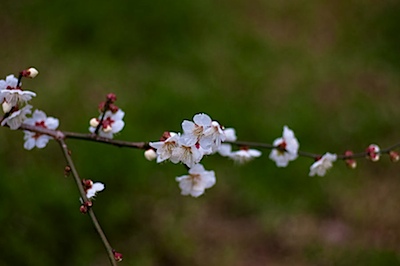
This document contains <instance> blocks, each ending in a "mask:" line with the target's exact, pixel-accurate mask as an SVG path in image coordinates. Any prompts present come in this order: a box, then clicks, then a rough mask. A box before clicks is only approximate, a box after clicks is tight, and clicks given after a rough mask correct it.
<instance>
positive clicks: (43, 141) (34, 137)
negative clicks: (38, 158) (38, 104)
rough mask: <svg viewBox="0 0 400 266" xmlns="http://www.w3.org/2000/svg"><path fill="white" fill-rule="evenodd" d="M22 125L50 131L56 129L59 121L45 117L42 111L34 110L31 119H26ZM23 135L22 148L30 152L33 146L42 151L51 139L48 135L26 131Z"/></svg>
mask: <svg viewBox="0 0 400 266" xmlns="http://www.w3.org/2000/svg"><path fill="white" fill-rule="evenodd" d="M24 123H25V124H28V125H32V126H38V127H43V128H48V129H52V130H54V129H56V128H57V127H58V125H59V121H58V119H57V118H54V117H47V116H46V114H45V113H44V112H43V111H39V110H35V111H34V112H33V115H32V118H27V119H26V120H25V121H24ZM24 133H25V136H24V140H25V143H24V148H25V149H27V150H31V149H33V148H34V147H35V146H36V147H38V148H39V149H42V148H44V147H46V145H47V143H48V142H49V140H50V139H52V138H53V137H50V136H48V135H44V134H39V133H36V132H32V131H27V130H25V131H24Z"/></svg>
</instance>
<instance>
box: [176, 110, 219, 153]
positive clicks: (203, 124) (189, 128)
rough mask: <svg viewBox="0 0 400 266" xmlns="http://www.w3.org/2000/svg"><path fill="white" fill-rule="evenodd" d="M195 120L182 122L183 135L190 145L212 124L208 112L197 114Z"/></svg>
mask: <svg viewBox="0 0 400 266" xmlns="http://www.w3.org/2000/svg"><path fill="white" fill-rule="evenodd" d="M193 121H194V123H193V122H192V121H189V120H184V121H183V122H182V129H183V135H182V137H183V138H184V139H185V141H186V143H187V144H188V145H190V146H191V145H194V144H196V143H197V142H198V141H199V140H200V139H201V138H202V137H203V135H204V131H205V130H206V129H207V128H209V127H210V126H211V122H212V120H211V118H210V117H209V116H208V115H206V114H196V115H195V116H194V117H193Z"/></svg>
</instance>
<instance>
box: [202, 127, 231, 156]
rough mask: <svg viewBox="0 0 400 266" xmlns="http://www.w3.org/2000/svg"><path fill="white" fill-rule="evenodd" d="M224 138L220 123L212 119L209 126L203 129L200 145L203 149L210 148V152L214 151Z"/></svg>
mask: <svg viewBox="0 0 400 266" xmlns="http://www.w3.org/2000/svg"><path fill="white" fill-rule="evenodd" d="M225 139H226V137H225V134H224V131H223V130H222V128H221V126H220V124H219V123H218V122H217V121H212V122H211V126H210V127H209V128H207V129H205V130H204V134H203V137H202V138H201V139H200V146H201V147H202V148H203V149H205V150H208V149H211V151H212V152H215V151H217V150H218V148H219V146H220V145H221V142H223V141H225Z"/></svg>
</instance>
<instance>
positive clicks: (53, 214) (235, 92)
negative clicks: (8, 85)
mask: <svg viewBox="0 0 400 266" xmlns="http://www.w3.org/2000/svg"><path fill="white" fill-rule="evenodd" d="M399 13H400V2H399V1H389V0H388V1H372V0H363V1H361V0H356V1H316V0H308V1H279V0H270V1H267V0H254V1H245V0H231V1H224V0H222V1H210V0H190V1H189V0H182V1H159V0H155V1H146V0H138V1H123V0H116V1H112V2H108V1H107V2H106V1H104V2H101V1H77V0H70V1H62V2H61V1H45V0H31V1H26V0H22V1H11V0H6V1H3V2H2V4H1V8H0V14H1V15H0V32H1V41H0V59H1V64H0V73H1V77H2V78H5V76H6V75H8V74H10V73H13V74H17V73H18V72H19V71H20V70H22V69H25V68H27V67H30V66H35V67H36V68H37V69H38V70H39V71H40V74H39V76H38V77H37V78H35V79H34V80H24V82H23V83H24V88H25V89H29V90H33V91H35V92H36V93H37V94H38V96H37V97H36V98H35V99H33V101H32V102H31V103H32V104H33V105H34V107H35V108H38V109H41V110H44V111H45V112H47V114H48V115H51V116H55V117H57V118H59V119H60V123H61V125H60V128H61V129H62V130H67V131H77V132H88V131H87V129H88V126H89V125H88V121H89V119H90V118H91V117H94V116H96V115H97V104H98V103H99V102H100V101H102V100H103V99H104V96H105V94H106V93H108V92H114V93H116V94H117V96H118V101H117V104H118V105H119V106H120V107H121V108H122V109H123V110H124V111H125V112H126V115H125V122H126V126H125V129H124V130H123V131H122V133H121V134H120V135H119V136H117V138H118V139H123V140H130V141H150V140H157V139H158V138H159V137H160V135H161V134H162V132H163V131H165V130H173V131H180V130H181V128H180V123H181V122H182V121H183V119H191V118H192V117H193V115H194V114H196V113H199V112H205V113H207V114H209V115H210V116H211V117H212V118H213V119H215V120H218V121H219V122H220V123H221V124H223V125H225V126H227V127H234V128H236V130H237V134H238V136H239V139H240V140H251V141H259V142H269V143H271V142H272V141H273V140H274V139H275V138H277V137H279V136H280V135H281V132H282V127H283V126H284V125H288V126H289V127H290V128H292V129H293V130H294V132H295V133H296V136H297V137H298V139H299V141H300V147H301V149H302V150H306V151H311V152H316V153H324V152H326V151H330V152H335V153H343V152H344V151H345V150H346V149H352V150H354V151H356V152H357V151H363V150H364V148H365V147H366V146H367V145H369V144H371V143H377V144H379V145H381V146H382V147H387V146H389V145H391V144H393V143H396V142H397V141H398V139H399V134H398V132H399V129H400V126H399V123H398V121H399V120H400V110H399V102H398V101H399V85H400V77H399V73H400V35H399V28H400V16H399ZM68 144H69V145H70V148H71V150H72V156H73V158H74V160H75V163H76V166H77V168H78V171H79V172H80V174H81V176H82V177H83V178H90V179H93V180H95V181H102V182H104V183H105V184H106V186H107V188H106V190H105V191H104V192H102V193H101V194H100V195H99V196H98V198H97V200H96V203H95V206H94V209H95V211H96V213H97V216H98V218H99V220H100V222H101V224H102V226H103V229H104V230H105V232H106V234H107V235H108V237H109V240H110V241H111V243H112V245H113V246H114V247H115V249H117V250H118V251H119V252H121V253H123V255H124V260H123V262H121V265H144V266H146V265H194V266H197V265H199V266H200V265H201V266H203V265H209V266H216V265H218V266H222V265H250V266H252V265H400V257H399V251H400V248H399V247H400V212H399V204H400V193H399V191H400V180H399V173H398V171H399V165H398V164H393V163H391V162H389V160H388V158H387V157H384V158H382V160H381V161H380V162H378V163H371V162H368V161H366V160H361V161H359V165H358V168H357V169H356V170H348V169H347V168H346V166H345V164H344V163H343V162H337V163H336V164H335V167H334V168H333V169H332V170H331V171H330V172H329V173H328V174H327V175H326V176H325V177H312V178H311V177H309V176H308V171H309V166H310V165H311V163H312V161H311V160H310V159H307V158H299V159H298V160H296V161H294V162H291V163H290V164H289V167H287V168H285V169H278V168H277V167H276V166H275V164H274V163H273V162H272V161H270V160H269V159H268V151H265V152H264V156H263V157H262V158H260V159H257V160H255V161H254V162H251V163H249V164H247V165H244V166H238V165H235V164H234V163H233V162H232V161H229V160H226V159H224V158H221V157H218V156H212V157H208V158H205V159H203V164H204V166H205V168H206V169H209V170H215V172H216V175H217V184H216V185H215V186H214V187H213V188H211V189H209V190H207V191H206V193H205V195H203V196H201V197H200V198H197V199H194V198H190V197H183V196H181V195H180V190H179V188H178V185H177V183H176V182H175V180H174V178H175V176H180V175H183V174H186V170H185V168H184V167H183V166H180V165H174V164H170V163H166V164H161V165H156V163H155V162H148V161H146V160H145V159H144V157H143V152H142V151H138V150H131V149H124V148H116V147H112V146H107V145H103V144H97V143H86V142H80V141H76V140H69V141H68ZM0 152H1V158H2V160H1V161H0V167H1V169H2V171H1V175H2V176H1V178H0V231H1V233H0V235H1V237H0V265H33V266H35V265H40V266H42V265H108V264H109V262H108V259H107V257H106V253H105V250H104V248H103V246H102V243H101V242H100V240H99V237H98V236H97V234H96V232H95V231H94V229H93V226H92V224H91V222H90V220H89V217H87V216H84V215H82V214H81V213H80V212H79V201H78V198H79V195H78V193H77V190H76V188H75V184H74V182H73V181H72V180H71V178H65V177H64V176H63V170H64V166H65V162H64V158H63V157H62V154H61V151H60V148H59V147H58V145H57V143H55V142H54V141H53V142H51V143H49V145H48V147H47V148H46V149H45V150H38V149H36V150H33V151H29V152H28V151H26V150H24V149H23V133H22V132H19V131H17V132H15V131H10V130H8V129H6V128H4V129H2V130H1V131H0Z"/></svg>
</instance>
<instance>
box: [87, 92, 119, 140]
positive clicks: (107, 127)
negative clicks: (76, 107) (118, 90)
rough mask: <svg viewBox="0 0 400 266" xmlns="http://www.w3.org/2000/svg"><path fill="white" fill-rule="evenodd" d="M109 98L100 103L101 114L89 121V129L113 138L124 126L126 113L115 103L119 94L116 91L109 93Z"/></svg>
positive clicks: (101, 135)
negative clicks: (116, 94)
mask: <svg viewBox="0 0 400 266" xmlns="http://www.w3.org/2000/svg"><path fill="white" fill-rule="evenodd" d="M106 98H107V100H106V101H105V102H101V103H100V104H99V111H100V115H99V117H98V118H92V119H91V120H90V122H89V124H90V127H89V131H90V132H91V133H94V134H96V135H97V134H98V135H99V136H100V137H104V138H109V139H112V138H113V137H114V134H116V133H118V132H120V131H121V130H122V129H123V128H124V126H125V122H124V121H123V118H124V115H125V113H124V112H123V111H122V110H121V109H120V108H119V107H118V106H117V105H115V101H116V100H117V96H115V94H114V93H109V94H107V97H106Z"/></svg>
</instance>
